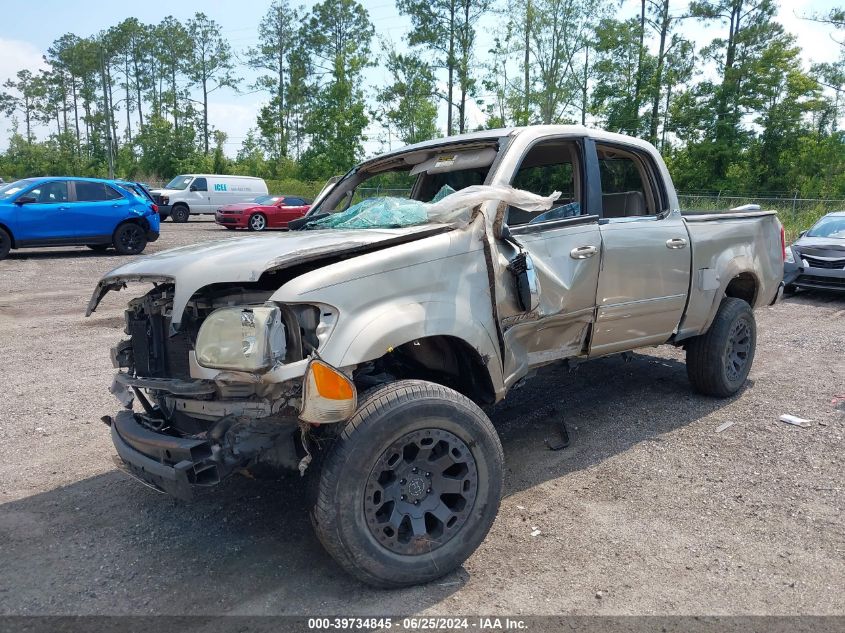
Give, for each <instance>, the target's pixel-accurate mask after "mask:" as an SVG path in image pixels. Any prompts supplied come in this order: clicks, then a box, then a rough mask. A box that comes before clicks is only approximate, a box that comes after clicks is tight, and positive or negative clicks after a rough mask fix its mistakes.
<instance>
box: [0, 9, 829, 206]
mask: <svg viewBox="0 0 845 633" xmlns="http://www.w3.org/2000/svg"><path fill="white" fill-rule="evenodd" d="M633 1H634V2H635V3H636V5H637V9H638V11H637V15H635V16H634V17H631V18H624V17H620V15H619V13H620V5H619V4H618V3H617V2H612V1H611V0H396V8H397V10H398V12H399V13H400V14H401V15H403V16H406V17H407V18H409V20H410V24H411V27H410V29H409V31H408V32H407V33H405V34H404V35H403V40H404V45H403V46H401V47H397V46H396V45H395V44H394V43H392V42H391V41H389V40H386V39H384V38H379V37H377V35H376V29H375V27H374V25H373V22H372V20H371V17H370V15H369V13H368V11H367V10H366V8H365V7H364V6H363V5H362V4H361V3H359V2H357V1H356V0H323V2H320V3H318V4H316V5H314V6H313V8H311V9H310V10H308V11H306V10H305V9H304V8H303V7H299V6H294V5H292V4H291V3H290V0H273V1H272V2H271V4H270V6H269V8H268V10H267V12H266V14H265V15H264V16H263V17H262V19H261V21H260V23H259V25H258V37H257V39H256V41H255V42H254V44H253V45H252V46H249V47H247V48H245V49H244V50H239V51H235V50H234V49H233V48H232V46H231V44H230V43H229V42H228V40H227V38H226V37H225V33H224V31H223V29H222V28H221V25H220V24H218V23H217V22H215V21H214V20H213V19H212V18H210V17H209V16H207V15H205V14H204V13H196V14H195V15H194V16H193V17H192V18H190V19H188V20H186V21H184V22H183V21H179V20H177V19H176V18H174V17H172V16H167V17H165V18H164V19H163V20H161V22H159V23H158V24H144V23H142V22H140V21H139V20H137V19H136V18H128V19H126V20H123V21H122V22H120V23H119V24H117V25H116V26H114V27H111V28H109V29H107V30H105V31H102V32H100V33H97V34H93V35H91V36H89V37H80V36H78V35H75V34H70V33H68V34H65V35H62V36H61V37H59V38H58V39H57V40H55V42H54V43H53V45H52V46H51V47H50V48H49V49H48V51H47V53H46V55H45V58H44V59H45V69H44V70H42V71H40V72H36V73H34V72H31V71H29V70H21V71H19V72H18V73H17V75H16V76H15V77H14V78H13V79H10V80H8V81H7V82H6V83H5V84H4V85H3V91H2V92H0V111H2V112H3V113H5V114H6V115H7V116H9V117H10V118H11V120H12V130H11V132H12V135H11V138H10V142H9V147H8V149H7V150H6V151H5V152H4V153H2V154H0V175H3V176H4V177H6V178H8V177H19V176H28V175H39V174H47V173H52V174H60V173H61V174H74V175H106V174H108V173H110V172H113V173H115V174H117V175H118V176H122V177H132V178H134V177H145V178H169V177H170V176H173V175H174V174H176V173H179V172H191V171H209V172H216V173H221V172H232V173H244V174H252V175H258V176H263V177H265V178H277V179H281V178H286V179H291V178H297V179H303V180H311V181H314V180H321V179H325V178H327V177H329V176H331V175H334V174H336V173H341V172H344V171H345V170H346V169H348V168H349V167H350V166H351V165H352V164H354V163H355V162H356V161H358V160H360V159H361V158H362V156H363V154H364V142H365V141H366V140H368V136H369V137H373V136H377V137H378V139H379V140H381V141H382V142H383V143H384V144H389V145H391V146H395V145H401V144H404V143H413V142H417V141H421V140H425V139H429V138H433V137H436V136H438V135H443V134H456V133H462V132H465V131H470V129H474V128H475V126H473V125H471V123H470V122H471V121H472V120H473V118H472V117H471V116H470V110H471V109H475V111H476V112H477V110H478V109H479V108H480V109H481V110H482V111H483V113H484V118H485V119H486V122H485V123H484V126H485V127H499V126H510V125H530V124H535V123H582V124H588V125H594V126H598V127H602V128H604V129H608V130H611V131H618V132H623V133H626V134H630V135H634V136H638V137H641V138H645V139H647V140H649V141H651V142H652V143H654V144H655V145H657V146H658V148H659V149H660V150H661V151H662V152H663V154H664V156H665V157H666V159H667V162H668V163H669V165H670V168H671V169H672V172H673V176H674V178H675V180H676V184H677V186H678V187H679V188H681V189H684V190H690V191H692V190H722V191H727V190H729V191H733V192H748V191H753V192H763V191H765V192H775V193H778V192H784V193H785V192H790V193H792V192H797V193H799V194H800V195H801V196H803V197H828V198H836V197H840V198H841V197H845V134H843V131H842V130H841V129H840V124H841V122H842V119H843V114H845V113H843V107H844V106H845V104H843V96H845V45H843V44H842V42H841V40H843V39H845V10H843V9H840V10H833V11H831V12H830V13H828V14H826V15H821V16H818V15H817V16H807V17H808V18H810V19H815V20H817V21H820V22H823V23H825V24H827V25H828V26H829V29H830V33H831V46H837V47H838V49H839V57H838V60H837V61H835V62H832V63H824V64H813V65H811V66H809V67H807V66H806V65H805V64H804V63H803V62H802V57H801V50H800V48H799V47H798V45H797V43H796V40H795V37H794V36H793V35H791V34H790V33H789V32H788V30H787V29H785V28H784V26H783V25H782V24H780V23H779V22H778V21H777V20H776V19H775V16H776V14H777V9H778V5H777V3H776V2H775V0H693V1H692V2H690V3H686V2H684V3H681V2H679V0H633ZM796 19H798V18H796ZM490 24H494V25H495V32H494V37H493V46H492V47H491V48H490V49H489V50H479V49H480V46H479V43H478V39H479V37H478V35H479V33H478V31H479V28H482V27H483V28H487V27H488V26H489V25H490ZM699 26H700V27H704V26H707V27H710V28H711V29H712V30H713V32H715V33H716V36H715V37H714V38H713V39H712V40H711V41H710V42H708V43H706V44H705V45H704V46H701V47H698V46H696V44H695V43H694V42H693V41H691V40H690V39H689V38H688V33H690V31H691V29H693V28H696V27H699ZM840 36H841V37H840ZM837 38H838V39H837ZM377 64H380V65H381V67H382V69H383V71H384V76H385V77H386V78H387V79H386V81H383V82H382V85H376V86H373V85H368V84H367V80H366V72H365V71H366V69H367V68H370V67H374V66H376V65H377ZM244 67H247V68H249V69H252V70H253V71H254V72H253V73H252V74H253V75H254V76H256V79H255V80H254V81H252V82H246V81H244V80H243V79H242V78H241V75H242V74H243V72H242V70H243V68H244ZM224 88H228V89H234V90H238V91H260V92H262V93H264V95H265V97H266V98H265V100H264V101H263V104H264V105H262V106H261V107H260V109H259V111H258V112H257V115H256V121H255V125H254V127H253V128H252V129H251V130H250V131H249V133H248V135H247V137H246V138H245V139H244V140H243V142H242V144H241V147H240V149H239V151H238V153H237V156H236V157H235V158H230V157H229V156H227V154H226V153H225V152H224V145H225V143H226V141H227V139H226V135H225V133H223V132H222V131H221V130H218V129H215V128H214V127H213V126H212V125H211V124H210V123H209V116H208V112H209V104H210V103H212V102H213V100H214V98H215V93H217V91H219V90H221V89H224ZM444 108H445V112H446V117H445V119H446V126H445V129H440V128H439V127H438V111H442V110H443V109H444ZM45 128H46V130H47V132H46V133H45V132H44V129H45ZM36 130H39V131H40V133H39V134H36Z"/></svg>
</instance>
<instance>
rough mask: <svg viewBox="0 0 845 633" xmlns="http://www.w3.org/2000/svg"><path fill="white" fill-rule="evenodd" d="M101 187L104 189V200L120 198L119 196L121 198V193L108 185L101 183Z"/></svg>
mask: <svg viewBox="0 0 845 633" xmlns="http://www.w3.org/2000/svg"><path fill="white" fill-rule="evenodd" d="M103 189H105V190H106V200H120V199H121V198H123V195H122V194H121V193H119V192H118V191H116V190H115V189H114V188H112V187H110V186H109V185H103ZM136 195H137V194H136Z"/></svg>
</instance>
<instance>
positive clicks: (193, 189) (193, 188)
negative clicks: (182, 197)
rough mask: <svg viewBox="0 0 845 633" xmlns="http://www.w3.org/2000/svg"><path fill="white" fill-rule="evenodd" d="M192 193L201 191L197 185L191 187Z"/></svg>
mask: <svg viewBox="0 0 845 633" xmlns="http://www.w3.org/2000/svg"><path fill="white" fill-rule="evenodd" d="M190 191H199V189H197V186H196V185H191V188H190Z"/></svg>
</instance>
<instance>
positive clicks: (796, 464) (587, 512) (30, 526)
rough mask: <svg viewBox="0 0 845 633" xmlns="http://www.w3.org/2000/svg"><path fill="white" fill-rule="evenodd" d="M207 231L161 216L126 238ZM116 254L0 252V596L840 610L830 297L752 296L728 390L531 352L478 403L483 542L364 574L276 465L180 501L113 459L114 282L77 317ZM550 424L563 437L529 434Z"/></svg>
mask: <svg viewBox="0 0 845 633" xmlns="http://www.w3.org/2000/svg"><path fill="white" fill-rule="evenodd" d="M228 236H229V234H227V233H226V232H224V231H223V230H222V229H220V228H219V227H217V226H216V225H214V224H213V223H210V222H208V221H195V220H193V221H192V222H190V223H189V224H186V225H174V224H172V223H170V222H168V223H165V224H164V225H163V234H162V237H161V239H160V240H159V241H158V242H156V243H155V244H152V245H150V247H148V250H147V252H148V253H152V252H156V251H160V250H163V249H165V248H169V247H171V246H175V245H179V244H188V243H192V242H196V241H201V240H207V239H212V238H220V237H228ZM124 261H125V259H123V258H119V257H116V256H110V255H108V254H106V255H100V254H95V253H92V252H91V251H89V250H87V249H84V248H68V249H62V250H46V249H45V250H41V251H37V250H36V251H32V250H30V251H14V252H13V254H12V255H11V256H10V258H9V259H8V260H6V261H3V262H0V350H2V352H1V353H2V358H3V362H2V364H0V386H2V388H0V432H2V436H3V442H2V444H1V445H0V570H2V574H0V613H5V614H9V613H16V614H123V613H133V614H147V613H156V614H206V613H230V614H282V613H284V614H294V613H295V614H319V615H325V614H344V615H352V614H380V613H381V614H385V613H387V614H413V613H438V614H446V615H454V614H473V613H485V614H490V613H510V614H546V613H558V614H563V613H568V614H593V613H600V614H690V613H696V614H798V613H812V614H843V613H845V592H843V591H842V589H843V578H845V522H843V506H845V493H843V488H845V483H843V473H845V458H843V435H844V434H845V413H843V411H842V410H840V409H837V408H836V407H835V406H834V405H833V404H832V402H831V401H832V398H833V397H834V396H835V395H837V394H845V297H837V296H834V295H824V294H813V293H802V294H799V295H797V296H796V297H794V298H790V299H787V300H786V301H784V302H783V303H781V304H779V305H777V306H776V307H774V308H766V309H763V310H760V311H758V312H757V319H758V324H759V345H758V351H757V359H756V362H755V365H754V369H753V370H752V372H751V381H750V383H749V386H748V387H747V388H746V389H745V390H744V392H743V393H741V394H740V395H739V396H738V397H736V398H733V399H730V400H713V399H708V398H704V397H700V396H697V395H694V394H693V393H692V392H691V390H690V387H689V384H688V382H687V378H686V371H685V367H684V364H683V354H682V352H679V351H677V350H674V349H669V348H665V349H664V348H660V349H650V350H646V351H644V352H643V353H637V354H635V355H634V357H633V359H632V360H631V361H630V362H624V361H623V360H622V359H621V358H619V357H614V358H608V359H604V360H600V361H597V362H594V363H590V364H587V365H584V366H582V367H581V368H580V369H579V370H578V371H577V372H574V373H569V372H568V370H566V369H565V368H562V367H554V368H550V369H548V370H546V371H544V372H542V373H541V374H540V375H539V376H538V377H537V378H536V379H535V380H534V381H532V382H530V383H529V384H528V385H527V386H526V387H525V388H524V389H521V390H519V391H517V392H515V393H513V394H512V396H511V397H510V398H509V399H508V400H507V401H506V402H504V403H502V404H501V405H499V406H497V407H496V408H495V409H493V411H492V413H491V417H492V419H493V422H494V423H495V425H496V426H497V428H498V429H499V430H500V432H501V435H502V441H503V445H504V449H505V457H506V460H507V482H506V497H505V499H504V500H503V502H502V508H501V512H500V514H499V518H498V519H497V521H496V523H495V525H494V526H493V529H492V531H491V532H490V535H489V536H488V538H487V540H486V541H485V542H484V544H483V545H482V546H481V548H480V549H479V550H478V551H477V552H476V553H475V555H473V556H472V557H471V558H470V559H469V560H468V561H467V563H466V564H465V565H464V566H463V568H462V569H460V570H459V571H457V572H455V573H453V574H451V575H450V576H448V577H446V578H444V579H442V580H440V581H437V582H435V583H433V584H430V585H428V586H423V587H416V588H411V589H406V590H402V591H390V592H387V591H376V590H372V589H369V588H368V587H366V586H363V585H361V584H359V583H357V582H356V581H353V580H351V579H350V578H349V577H348V576H346V575H345V574H343V573H342V572H341V570H340V569H339V568H338V567H337V566H336V565H335V564H334V562H333V561H332V560H331V559H330V558H329V557H328V556H327V555H326V554H325V553H324V552H323V551H322V549H321V548H320V545H319V544H318V542H317V541H316V539H315V537H314V536H313V535H312V532H311V529H310V525H309V523H308V520H307V518H306V514H305V510H304V503H303V498H302V495H301V494H300V486H299V480H298V479H297V478H294V477H291V478H289V479H283V480H281V481H267V480H262V481H253V480H249V479H246V478H245V477H236V478H234V479H232V480H230V481H229V482H227V483H226V484H224V485H223V486H222V487H220V488H218V489H217V490H215V491H214V492H213V493H211V494H207V495H205V496H203V497H202V498H201V499H199V500H197V501H194V502H192V503H181V502H175V501H173V500H171V499H169V498H167V497H164V496H162V495H159V494H157V493H155V492H153V491H151V490H148V489H146V488H144V487H142V486H140V485H139V484H137V483H136V482H134V481H132V480H130V479H128V478H127V477H126V476H125V475H123V474H122V473H120V472H119V471H117V470H116V469H115V468H114V466H113V464H112V455H113V454H114V451H113V448H112V446H111V441H110V439H109V434H108V430H107V428H106V426H104V425H103V424H102V423H101V422H100V417H101V416H103V415H106V414H112V413H114V412H115V411H116V410H117V403H116V401H114V399H113V398H112V396H110V395H109V393H108V386H109V384H110V381H111V375H112V371H113V370H112V368H111V365H110V362H109V348H110V347H111V346H112V345H113V344H114V343H115V342H116V341H117V340H118V339H119V338H121V336H122V332H121V328H122V310H123V306H124V303H125V301H126V300H128V299H129V298H130V297H131V296H132V293H131V291H130V292H126V291H124V292H121V293H111V294H109V295H108V296H107V298H106V299H105V300H104V302H103V304H102V305H101V307H100V308H99V309H98V310H97V312H96V313H95V315H94V316H93V317H92V318H90V319H85V318H84V316H83V314H84V310H85V306H86V303H87V301H88V299H89V297H90V294H91V291H92V290H93V287H94V284H95V283H96V281H97V279H98V278H99V276H100V275H101V274H102V273H104V272H106V271H107V270H109V269H111V268H113V267H115V266H117V265H119V264H120V263H122V262H124ZM137 294H140V293H137ZM782 413H792V414H795V415H799V416H802V417H805V418H811V419H812V420H813V423H812V426H811V427H810V428H806V429H803V428H798V427H794V426H789V425H786V424H784V423H782V422H779V421H778V420H777V419H778V416H779V415H780V414H782ZM561 421H565V422H566V423H567V425H568V427H569V429H570V431H571V434H572V444H571V446H570V447H569V448H566V449H564V450H561V451H559V452H552V451H550V450H548V449H547V448H546V447H545V446H544V440H545V439H546V438H550V437H553V436H554V435H555V434H556V432H557V428H558V425H559V423H560V422H561ZM725 422H733V423H734V424H733V426H731V427H730V428H728V429H726V430H724V431H722V432H720V433H717V432H716V429H717V427H719V426H720V425H722V424H723V423H725ZM535 527H536V528H537V529H539V530H540V532H541V533H540V534H539V535H538V536H534V537H532V536H531V532H532V530H533V529H534V528H535Z"/></svg>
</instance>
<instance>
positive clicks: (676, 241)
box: [666, 237, 687, 248]
mask: <svg viewBox="0 0 845 633" xmlns="http://www.w3.org/2000/svg"><path fill="white" fill-rule="evenodd" d="M686 245H687V241H686V240H685V239H684V238H682V237H673V238H672V239H671V240H666V248H683V247H684V246H686Z"/></svg>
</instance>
